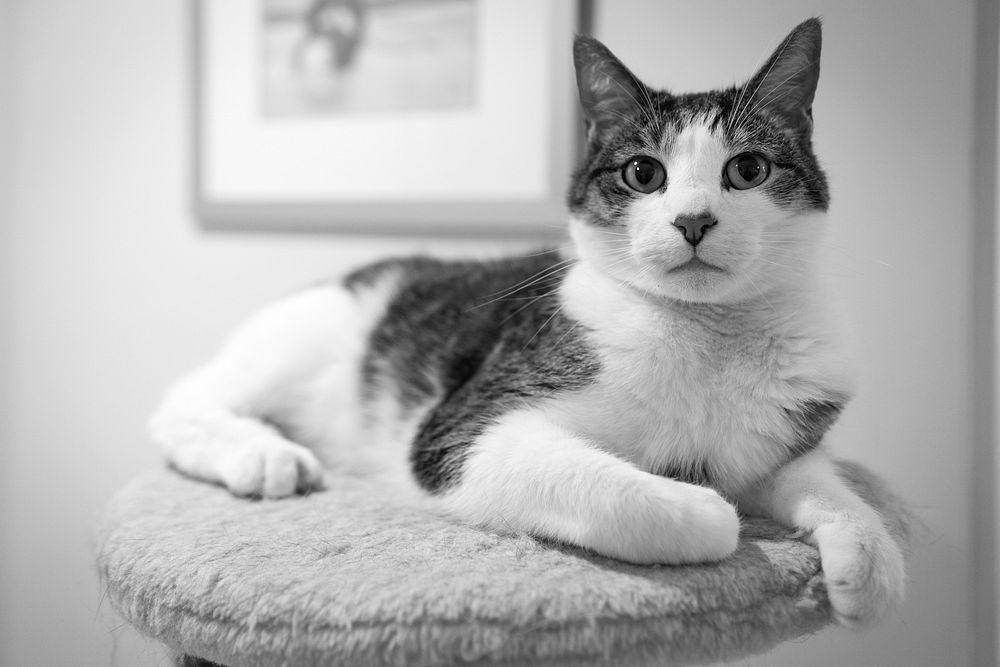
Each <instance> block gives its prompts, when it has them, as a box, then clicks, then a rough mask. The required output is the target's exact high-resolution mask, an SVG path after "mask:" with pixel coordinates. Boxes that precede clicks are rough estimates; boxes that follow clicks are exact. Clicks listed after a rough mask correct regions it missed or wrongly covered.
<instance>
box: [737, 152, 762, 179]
mask: <svg viewBox="0 0 1000 667" xmlns="http://www.w3.org/2000/svg"><path fill="white" fill-rule="evenodd" d="M761 169H762V167H761V164H760V162H758V161H757V160H756V159H755V158H753V157H752V156H750V155H747V156H746V157H744V158H740V160H739V161H738V162H737V163H736V171H737V172H739V175H740V177H741V178H743V179H744V180H745V181H747V182H750V183H752V182H753V181H755V180H757V177H758V176H760V171H761Z"/></svg>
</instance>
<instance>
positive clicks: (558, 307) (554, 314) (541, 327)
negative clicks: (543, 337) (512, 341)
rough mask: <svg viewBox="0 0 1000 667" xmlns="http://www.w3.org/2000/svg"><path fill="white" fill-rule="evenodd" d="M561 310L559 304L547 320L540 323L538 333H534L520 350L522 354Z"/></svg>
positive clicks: (561, 307)
mask: <svg viewBox="0 0 1000 667" xmlns="http://www.w3.org/2000/svg"><path fill="white" fill-rule="evenodd" d="M562 309H563V306H562V304H559V305H558V306H557V307H556V309H555V310H554V311H553V312H552V314H551V315H549V317H548V319H546V320H545V321H544V322H542V325H541V326H540V327H538V331H536V332H535V333H534V335H533V336H532V337H531V338H529V339H528V342H527V343H525V344H524V347H522V348H521V351H522V352H523V351H524V350H526V349H528V346H529V345H531V343H532V341H534V340H535V339H536V338H538V334H540V333H542V330H543V329H544V328H545V327H547V326H548V325H549V322H551V321H552V320H553V319H555V317H556V315H558V314H559V313H561V312H562Z"/></svg>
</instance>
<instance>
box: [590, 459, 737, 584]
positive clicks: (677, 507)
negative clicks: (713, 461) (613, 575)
mask: <svg viewBox="0 0 1000 667" xmlns="http://www.w3.org/2000/svg"><path fill="white" fill-rule="evenodd" d="M646 490H647V491H651V493H649V495H645V494H643V495H642V497H634V496H633V497H632V498H630V499H628V505H629V507H628V509H627V513H626V514H625V516H627V517H628V525H627V526H613V527H611V528H614V530H603V531H601V532H602V533H604V534H602V535H601V537H602V538H604V539H601V540H599V541H598V543H597V544H591V545H590V546H592V548H595V549H596V550H597V551H600V552H601V553H605V554H607V555H610V556H613V557H615V558H620V559H621V560H625V561H628V562H631V563H640V564H652V563H659V564H666V565H680V564H684V563H708V562H715V561H720V560H723V559H725V558H728V557H729V556H730V555H732V553H733V552H734V551H736V547H737V545H738V544H739V534H740V519H739V516H738V515H737V513H736V508H735V507H733V506H732V505H731V504H730V503H728V502H727V501H726V500H725V499H724V498H722V496H720V495H719V494H718V493H716V492H715V491H714V490H712V489H709V488H706V487H702V486H697V485H694V484H685V483H682V482H675V481H673V480H662V479H660V480H656V483H655V484H653V485H651V487H647V489H646ZM622 528H624V530H621V529H622Z"/></svg>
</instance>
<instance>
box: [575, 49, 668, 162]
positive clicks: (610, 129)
mask: <svg viewBox="0 0 1000 667" xmlns="http://www.w3.org/2000/svg"><path fill="white" fill-rule="evenodd" d="M573 61H574V63H575V64H576V85H577V88H579V90H580V104H581V105H583V114H584V120H585V121H586V126H587V142H588V143H589V144H590V145H591V146H600V145H602V144H603V143H605V141H607V139H608V138H610V136H611V135H612V134H614V132H615V131H616V130H617V129H618V127H619V126H621V125H622V124H623V123H626V122H628V121H629V119H630V118H631V117H632V116H633V115H634V113H635V110H636V109H637V108H638V107H640V106H641V105H642V103H643V100H645V101H648V100H649V99H650V92H649V90H648V89H647V88H646V86H645V84H643V83H642V82H641V81H639V79H637V78H636V76H635V75H634V74H632V72H630V71H629V70H628V68H627V67H625V65H623V64H622V63H621V61H620V60H618V58H616V57H615V55H614V54H613V53H611V51H609V50H608V47H606V46H604V45H603V44H601V43H600V42H599V41H597V40H596V39H594V38H593V37H590V36H589V35H578V36H577V38H576V41H574V42H573Z"/></svg>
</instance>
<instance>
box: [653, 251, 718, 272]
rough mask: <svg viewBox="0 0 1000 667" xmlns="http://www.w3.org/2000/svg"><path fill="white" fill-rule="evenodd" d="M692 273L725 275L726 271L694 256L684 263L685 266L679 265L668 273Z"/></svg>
mask: <svg viewBox="0 0 1000 667" xmlns="http://www.w3.org/2000/svg"><path fill="white" fill-rule="evenodd" d="M692 271H694V272H703V271H704V272H710V273H712V272H714V273H725V272H726V270H725V269H723V268H722V267H720V266H716V265H715V264H709V263H708V262H706V261H705V260H703V259H701V258H700V257H698V256H697V255H693V256H692V257H691V259H689V260H688V261H686V262H684V263H683V264H679V265H677V266H675V267H673V268H672V269H670V270H669V271H667V273H688V272H692Z"/></svg>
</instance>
